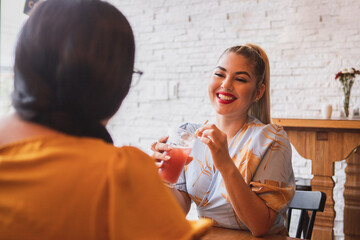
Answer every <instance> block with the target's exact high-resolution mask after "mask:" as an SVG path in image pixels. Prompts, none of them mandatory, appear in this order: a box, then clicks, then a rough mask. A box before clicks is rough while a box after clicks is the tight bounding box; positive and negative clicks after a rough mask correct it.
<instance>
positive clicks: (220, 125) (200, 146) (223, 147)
mask: <svg viewBox="0 0 360 240" xmlns="http://www.w3.org/2000/svg"><path fill="white" fill-rule="evenodd" d="M269 83H270V68H269V61H268V58H267V56H266V53H265V52H264V51H263V50H262V49H261V48H260V47H258V46H256V45H252V44H247V45H244V46H234V47H231V48H229V49H227V50H225V52H224V53H223V54H222V55H221V56H220V58H219V60H218V62H217V64H216V67H215V69H214V71H213V74H212V76H211V79H210V83H209V88H208V91H209V98H210V102H211V104H212V106H213V108H214V109H215V111H216V121H215V123H208V124H205V125H203V126H200V125H198V124H190V123H187V124H184V125H183V126H182V127H183V128H186V129H188V130H190V131H193V132H195V131H196V130H197V131H199V135H200V136H199V138H198V139H197V141H196V142H195V145H194V147H193V149H192V153H191V157H193V160H192V162H191V163H190V164H189V165H187V166H186V167H185V169H184V171H183V173H182V175H181V176H180V178H179V180H178V182H177V185H176V188H175V189H172V192H173V194H174V196H175V197H176V198H177V200H178V202H179V203H180V205H181V206H182V207H183V209H184V211H185V212H186V213H187V212H188V211H189V208H190V204H191V202H192V201H193V202H195V203H196V205H197V211H198V215H199V217H200V218H209V219H212V221H213V224H214V225H216V226H219V227H225V228H232V229H241V230H249V231H251V232H252V234H253V235H255V236H261V235H265V234H275V233H276V234H287V232H286V230H285V228H284V221H285V218H284V216H285V215H284V214H285V212H286V210H287V207H288V204H289V203H290V201H291V200H292V197H293V195H294V186H295V181H294V174H293V170H292V164H291V146H290V143H289V140H288V138H287V135H286V133H285V131H284V130H283V129H282V128H281V127H279V126H277V125H274V124H270V97H269V87H270V85H269ZM165 142H166V138H162V139H160V140H159V143H157V144H155V145H154V146H153V147H152V149H153V151H154V154H153V156H154V157H155V158H156V159H158V160H164V161H171V159H168V156H166V155H165V153H164V152H163V151H164V150H167V149H168V148H169V146H167V145H166V143H165ZM158 165H159V164H158Z"/></svg>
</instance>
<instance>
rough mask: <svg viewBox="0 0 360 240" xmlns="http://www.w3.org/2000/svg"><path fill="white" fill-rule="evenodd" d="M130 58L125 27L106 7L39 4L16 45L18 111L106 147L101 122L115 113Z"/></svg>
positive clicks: (78, 1) (81, 1)
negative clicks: (101, 142)
mask: <svg viewBox="0 0 360 240" xmlns="http://www.w3.org/2000/svg"><path fill="white" fill-rule="evenodd" d="M134 53H135V43H134V36H133V32H132V29H131V27H130V24H129V23H128V21H127V20H126V18H125V17H124V15H123V14H122V13H121V12H120V11H119V10H117V9H116V8H115V7H114V6H112V5H110V4H109V3H106V2H102V1H99V0H47V1H44V2H42V3H39V4H37V6H36V7H35V9H34V11H33V12H32V13H31V15H30V17H29V19H28V20H27V22H26V23H25V25H24V27H23V29H22V31H21V35H20V37H19V39H18V43H17V47H16V56H15V66H14V72H15V86H14V92H13V96H12V97H13V105H14V107H15V109H16V112H17V113H18V114H19V115H20V117H21V118H23V119H24V120H28V121H32V122H36V123H39V124H42V125H45V126H48V127H50V128H53V129H56V130H59V131H62V132H64V133H68V134H72V135H77V136H90V137H99V138H103V139H104V140H106V141H108V142H111V138H110V136H109V134H108V133H107V131H106V129H105V127H103V126H102V125H101V124H100V121H101V120H104V119H107V118H110V117H111V116H112V115H113V114H115V112H116V111H117V110H118V108H119V107H120V105H121V102H122V101H123V99H124V98H125V96H126V95H127V93H128V91H129V88H130V83H131V78H132V73H133V66H134Z"/></svg>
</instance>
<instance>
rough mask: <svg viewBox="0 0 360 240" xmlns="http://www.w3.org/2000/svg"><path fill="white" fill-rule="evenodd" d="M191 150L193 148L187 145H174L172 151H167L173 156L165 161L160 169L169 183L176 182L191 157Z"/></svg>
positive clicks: (160, 172)
mask: <svg viewBox="0 0 360 240" xmlns="http://www.w3.org/2000/svg"><path fill="white" fill-rule="evenodd" d="M190 152H191V148H186V147H177V148H175V147H174V148H173V149H172V150H171V151H168V152H166V154H167V155H169V156H170V157H171V158H170V159H169V160H167V161H164V163H163V165H162V166H161V168H160V169H159V174H160V176H161V178H162V179H163V180H164V181H166V182H168V183H173V184H174V183H176V182H177V180H178V178H179V176H180V173H181V171H182V169H183V168H184V166H185V163H186V162H187V159H188V158H189V155H190Z"/></svg>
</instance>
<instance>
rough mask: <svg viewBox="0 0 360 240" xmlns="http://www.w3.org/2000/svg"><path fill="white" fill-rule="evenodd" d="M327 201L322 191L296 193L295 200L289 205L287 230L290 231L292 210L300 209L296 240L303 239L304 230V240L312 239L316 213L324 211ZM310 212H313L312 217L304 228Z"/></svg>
mask: <svg viewBox="0 0 360 240" xmlns="http://www.w3.org/2000/svg"><path fill="white" fill-rule="evenodd" d="M325 201H326V194H325V193H323V192H320V191H299V190H297V191H295V195H294V198H293V200H292V202H291V203H290V205H289V209H288V213H287V230H288V231H289V227H290V220H291V212H292V209H298V210H301V211H300V217H299V221H298V225H297V230H296V236H295V237H296V238H300V237H301V232H302V231H303V230H305V231H303V237H304V239H311V234H312V231H313V227H314V222H315V216H316V212H318V211H320V212H323V211H324V207H325ZM308 211H310V212H311V217H310V220H309V222H308V225H307V226H303V223H304V217H305V215H306V214H308Z"/></svg>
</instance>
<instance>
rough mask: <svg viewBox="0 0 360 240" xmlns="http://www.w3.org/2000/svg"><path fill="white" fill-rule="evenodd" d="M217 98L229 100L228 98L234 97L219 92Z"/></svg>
mask: <svg viewBox="0 0 360 240" xmlns="http://www.w3.org/2000/svg"><path fill="white" fill-rule="evenodd" d="M218 96H219V98H220V99H221V100H226V101H229V100H233V99H234V98H233V97H230V96H225V95H223V94H221V93H219V95H218Z"/></svg>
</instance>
